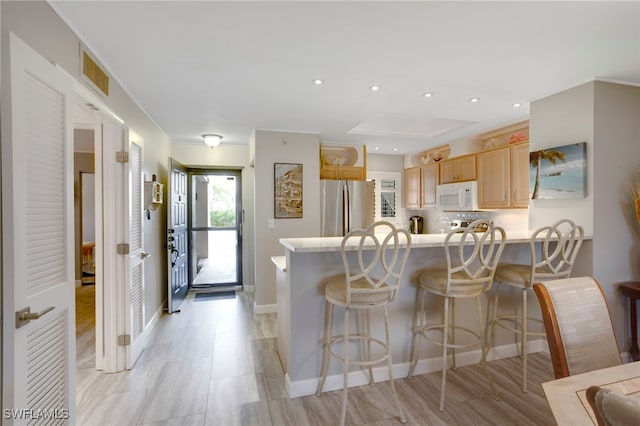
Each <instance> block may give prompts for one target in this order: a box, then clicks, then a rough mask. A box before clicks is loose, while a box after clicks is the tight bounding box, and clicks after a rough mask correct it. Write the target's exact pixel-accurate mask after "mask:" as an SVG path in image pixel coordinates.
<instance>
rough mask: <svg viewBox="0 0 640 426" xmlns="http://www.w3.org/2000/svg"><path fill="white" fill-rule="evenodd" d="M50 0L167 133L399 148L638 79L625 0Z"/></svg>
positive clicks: (637, 6)
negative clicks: (257, 135) (295, 137)
mask: <svg viewBox="0 0 640 426" xmlns="http://www.w3.org/2000/svg"><path fill="white" fill-rule="evenodd" d="M50 4H51V5H52V7H53V8H54V9H55V10H56V11H57V12H58V13H59V14H60V15H61V17H62V18H63V19H64V20H65V21H66V22H67V24H68V25H69V26H70V27H71V28H72V29H73V30H74V31H75V32H76V33H77V34H78V35H79V36H80V38H81V39H82V40H83V42H84V43H85V44H86V45H87V46H88V47H89V48H90V49H91V50H92V52H93V53H94V54H95V56H96V57H97V59H98V60H99V61H100V62H102V63H103V65H105V66H106V68H107V70H108V72H109V74H110V75H111V76H112V77H113V78H115V79H116V80H117V81H118V82H119V83H120V84H121V85H122V86H124V87H125V89H126V90H127V91H128V92H129V94H130V95H131V96H132V97H133V98H134V99H135V100H136V101H137V102H138V103H139V104H140V105H141V106H142V108H143V109H144V110H145V111H146V112H147V113H148V114H149V115H150V116H151V118H152V119H153V120H154V121H155V122H156V123H157V124H158V125H159V126H160V127H161V128H162V129H163V130H164V131H165V133H166V134H167V135H168V136H169V137H170V139H171V140H172V141H173V142H174V143H201V137H200V135H202V134H203V133H218V134H221V135H223V136H224V140H223V142H222V143H223V144H237V145H242V144H246V143H247V141H248V139H249V136H250V134H251V131H252V130H253V129H270V130H284V131H299V132H314V133H320V135H321V140H323V141H333V142H353V143H364V144H366V145H367V147H368V149H369V152H371V151H373V147H376V146H377V147H379V148H380V150H379V151H378V152H384V153H393V152H394V151H393V148H397V149H398V151H396V153H407V152H414V151H417V150H420V149H424V148H427V147H430V146H436V145H441V144H443V143H446V142H449V141H452V140H456V139H460V138H463V137H467V136H470V135H476V134H478V133H482V132H485V131H489V130H492V129H495V128H497V127H501V126H504V125H507V124H511V123H514V122H517V121H522V120H526V119H527V118H528V115H529V103H530V102H532V101H534V100H536V99H539V98H541V97H544V96H548V95H550V94H553V93H557V92H560V91H563V90H566V89H568V88H571V87H575V86H577V85H580V84H582V83H586V82H588V81H591V80H594V79H603V80H610V81H618V82H628V83H631V84H640V2H638V1H630V2H620V3H618V2H611V1H605V2H566V3H565V2H479V1H474V2H406V3H405V2H395V1H389V2H331V1H320V2H306V1H297V2H269V1H261V2H244V1H239V2H217V1H197V2H186V1H141V2H128V1H110V2H109V1H107V2H97V1H50ZM315 78H321V79H323V80H324V82H325V83H324V84H323V85H321V86H316V85H314V84H313V82H312V80H313V79H315ZM372 85H379V86H380V87H381V88H380V90H378V91H377V92H373V91H371V90H370V89H369V87H370V86H372ZM425 92H433V93H434V95H433V96H432V97H431V98H428V99H427V98H424V97H423V96H422V94H423V93H425ZM472 97H477V98H480V101H479V102H477V103H470V102H468V99H469V98H472ZM516 102H520V103H522V104H523V105H522V106H521V107H520V108H513V107H512V104H513V103H516Z"/></svg>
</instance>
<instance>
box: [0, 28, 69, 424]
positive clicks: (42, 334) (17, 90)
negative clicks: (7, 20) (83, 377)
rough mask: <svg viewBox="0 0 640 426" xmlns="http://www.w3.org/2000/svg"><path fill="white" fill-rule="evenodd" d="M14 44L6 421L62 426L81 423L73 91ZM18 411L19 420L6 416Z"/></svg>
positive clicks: (6, 160)
mask: <svg viewBox="0 0 640 426" xmlns="http://www.w3.org/2000/svg"><path fill="white" fill-rule="evenodd" d="M8 37H9V55H8V59H9V60H8V62H9V74H8V75H7V73H6V70H7V68H4V69H3V73H4V75H3V81H2V91H3V94H2V102H3V108H2V114H3V115H2V121H3V134H2V228H3V230H2V233H3V240H2V242H3V246H2V270H3V277H2V282H3V292H4V294H3V298H4V300H3V302H4V306H3V345H2V346H3V352H4V353H3V365H2V370H3V376H2V379H3V383H2V385H3V391H2V395H3V401H2V408H3V417H4V418H3V421H6V422H7V423H13V422H15V423H17V424H26V423H27V421H29V420H30V419H29V417H31V421H33V418H34V416H42V417H41V418H49V419H51V418H59V419H60V422H61V423H62V422H64V419H65V418H69V417H71V418H73V417H74V416H75V303H74V286H75V280H74V278H75V277H74V268H73V266H74V244H73V217H74V215H73V134H72V131H73V130H72V125H71V123H72V112H71V108H72V105H73V99H72V96H73V91H72V84H71V81H70V79H69V78H68V77H67V76H65V75H63V74H62V72H61V71H60V70H58V69H56V68H55V67H54V66H53V65H52V64H51V63H49V62H48V61H46V60H45V59H44V58H42V57H41V56H40V55H39V54H38V53H37V52H36V51H34V50H33V49H31V48H30V47H29V46H27V45H26V44H25V43H24V42H22V41H21V40H20V39H19V38H17V37H16V36H15V35H13V34H8ZM3 46H4V44H3ZM3 53H5V52H3ZM2 60H3V61H5V60H7V56H6V55H3V59H2ZM3 65H4V64H3ZM25 310H30V314H26V317H28V318H33V319H31V320H30V321H28V322H26V321H20V317H21V316H22V317H25V315H23V314H20V313H19V312H20V311H22V312H24V311H25ZM11 409H14V410H16V411H9V412H7V411H4V410H11ZM20 409H22V411H20ZM25 409H26V410H25ZM7 414H8V417H10V418H9V419H7V418H6V417H7ZM44 416H49V417H44ZM41 421H42V420H41ZM49 423H53V422H51V421H49ZM72 423H73V421H72Z"/></svg>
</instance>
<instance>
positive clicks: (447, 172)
mask: <svg viewBox="0 0 640 426" xmlns="http://www.w3.org/2000/svg"><path fill="white" fill-rule="evenodd" d="M475 179H476V155H475V154H471V155H463V156H461V157H455V158H451V159H449V160H443V161H441V162H440V183H441V184H445V183H453V182H463V181H467V180H475Z"/></svg>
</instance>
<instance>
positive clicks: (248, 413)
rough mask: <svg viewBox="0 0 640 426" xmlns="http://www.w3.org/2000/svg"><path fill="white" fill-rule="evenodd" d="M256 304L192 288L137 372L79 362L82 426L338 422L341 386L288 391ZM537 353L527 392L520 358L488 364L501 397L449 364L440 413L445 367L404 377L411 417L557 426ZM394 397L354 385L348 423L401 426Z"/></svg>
mask: <svg viewBox="0 0 640 426" xmlns="http://www.w3.org/2000/svg"><path fill="white" fill-rule="evenodd" d="M252 306H253V298H252V295H251V294H244V293H238V297H236V299H227V300H217V301H194V299H193V295H189V296H188V298H187V299H186V300H185V302H184V303H183V306H182V307H181V310H182V312H181V313H177V314H173V315H163V316H162V317H161V319H160V320H159V323H158V324H157V326H156V327H155V328H154V329H153V330H152V334H151V336H150V339H149V342H148V346H147V348H146V349H145V350H144V352H143V353H142V355H141V357H140V359H139V360H138V362H137V363H136V365H135V366H134V368H133V370H131V371H128V372H124V373H118V374H102V373H100V372H97V371H94V370H93V368H92V366H89V365H87V364H88V363H86V362H85V363H84V364H82V365H81V364H79V365H78V374H77V409H78V421H77V424H78V425H109V424H113V425H138V424H145V425H147V424H150V425H151V424H153V425H210V424H211V425H213V424H216V425H322V426H325V425H331V424H337V423H338V419H339V414H340V404H341V397H342V391H335V392H327V393H325V394H324V395H323V396H322V397H316V396H314V395H312V396H306V397H301V398H295V399H289V398H287V396H286V393H285V388H284V375H283V372H282V368H281V366H280V362H279V359H278V355H277V352H276V346H277V342H276V318H275V315H273V314H269V315H259V316H254V315H253V310H252ZM87 332H88V333H91V331H87ZM79 338H82V336H79ZM78 349H79V350H80V346H78ZM85 358H86V357H85ZM79 359H80V358H79ZM529 359H530V361H529V393H528V394H523V393H522V392H521V391H520V380H521V379H520V374H521V361H520V359H518V358H511V359H505V360H500V361H494V362H490V363H489V365H490V367H491V370H492V373H493V377H494V379H495V381H496V387H497V389H498V392H499V393H500V396H501V400H500V401H494V400H493V399H492V398H491V397H490V396H488V395H489V391H488V387H487V385H486V384H485V376H484V373H483V370H482V368H481V367H480V366H468V367H462V368H458V369H457V370H456V371H450V372H449V374H448V375H447V378H448V381H447V405H446V411H445V412H444V413H443V412H440V411H438V398H439V385H440V373H439V372H437V373H431V374H425V375H420V376H415V377H413V378H412V379H406V378H404V379H398V380H396V386H397V389H398V393H399V397H400V400H401V402H402V404H403V408H404V410H405V414H406V416H407V420H408V424H409V425H474V426H477V425H551V424H554V423H555V422H554V420H553V416H552V414H551V411H550V409H549V407H548V405H547V402H546V400H545V397H544V394H543V392H542V387H541V385H540V384H541V383H542V382H545V381H548V380H552V379H553V372H552V367H551V363H550V360H549V358H548V357H547V356H546V355H544V354H534V355H532V356H531V357H530V358H529ZM392 401H393V400H392V397H391V394H390V390H389V386H388V384H387V383H385V382H382V383H378V384H376V385H374V386H369V385H366V386H361V387H357V388H352V389H350V390H349V405H348V412H347V423H348V424H352V425H377V426H382V425H395V424H398V425H399V424H400V421H399V419H398V418H397V417H396V412H395V409H394V407H393V403H392Z"/></svg>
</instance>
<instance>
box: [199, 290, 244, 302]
mask: <svg viewBox="0 0 640 426" xmlns="http://www.w3.org/2000/svg"><path fill="white" fill-rule="evenodd" d="M235 298H236V292H235V291H216V292H211V293H196V297H195V299H194V301H195V302H203V301H206V300H223V299H235Z"/></svg>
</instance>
